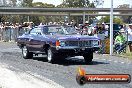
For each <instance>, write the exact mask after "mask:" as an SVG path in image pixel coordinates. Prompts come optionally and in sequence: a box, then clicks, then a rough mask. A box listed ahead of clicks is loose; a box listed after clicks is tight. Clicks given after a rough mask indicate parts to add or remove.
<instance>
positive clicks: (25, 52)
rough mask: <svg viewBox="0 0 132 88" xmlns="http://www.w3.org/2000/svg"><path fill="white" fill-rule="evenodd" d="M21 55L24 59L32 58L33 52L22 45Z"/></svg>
mask: <svg viewBox="0 0 132 88" xmlns="http://www.w3.org/2000/svg"><path fill="white" fill-rule="evenodd" d="M22 56H23V58H24V59H32V58H33V53H32V52H29V50H28V49H27V47H26V46H23V47H22Z"/></svg>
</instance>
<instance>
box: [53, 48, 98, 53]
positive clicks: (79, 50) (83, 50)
mask: <svg viewBox="0 0 132 88" xmlns="http://www.w3.org/2000/svg"><path fill="white" fill-rule="evenodd" d="M99 49H100V48H99V47H61V48H60V47H52V51H53V52H55V53H64V54H65V53H66V54H78V55H80V54H84V53H87V52H94V51H97V50H99Z"/></svg>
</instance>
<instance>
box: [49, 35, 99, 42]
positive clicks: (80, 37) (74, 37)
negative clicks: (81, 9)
mask: <svg viewBox="0 0 132 88" xmlns="http://www.w3.org/2000/svg"><path fill="white" fill-rule="evenodd" d="M47 37H48V38H49V39H55V40H75V41H76V40H80V41H81V40H99V38H98V37H94V36H88V35H48V36H47Z"/></svg>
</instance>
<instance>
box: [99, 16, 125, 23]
mask: <svg viewBox="0 0 132 88" xmlns="http://www.w3.org/2000/svg"><path fill="white" fill-rule="evenodd" d="M100 22H101V23H102V22H106V23H110V16H105V17H102V18H101V19H100ZM113 22H114V23H117V24H123V21H122V19H120V18H119V17H114V18H113Z"/></svg>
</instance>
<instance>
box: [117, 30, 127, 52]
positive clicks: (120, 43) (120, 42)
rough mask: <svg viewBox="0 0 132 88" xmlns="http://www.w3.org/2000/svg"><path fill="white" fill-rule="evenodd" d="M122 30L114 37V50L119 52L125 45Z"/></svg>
mask: <svg viewBox="0 0 132 88" xmlns="http://www.w3.org/2000/svg"><path fill="white" fill-rule="evenodd" d="M123 33H124V32H123V31H120V32H119V33H118V35H117V36H116V38H115V50H116V52H117V53H121V51H122V50H123V49H124V46H125V41H126V40H125V37H124V36H123Z"/></svg>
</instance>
